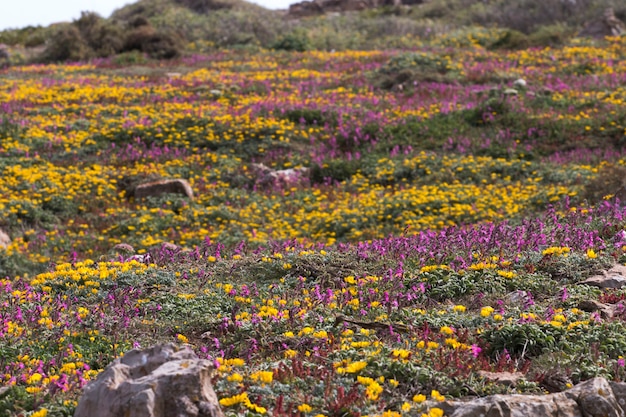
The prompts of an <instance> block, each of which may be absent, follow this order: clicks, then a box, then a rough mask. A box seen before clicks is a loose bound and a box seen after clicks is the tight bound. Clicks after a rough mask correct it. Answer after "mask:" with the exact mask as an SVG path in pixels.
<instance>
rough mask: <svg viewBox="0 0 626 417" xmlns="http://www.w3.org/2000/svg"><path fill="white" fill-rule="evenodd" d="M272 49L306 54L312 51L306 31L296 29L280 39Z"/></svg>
mask: <svg viewBox="0 0 626 417" xmlns="http://www.w3.org/2000/svg"><path fill="white" fill-rule="evenodd" d="M271 48H272V49H275V50H282V51H296V52H304V51H307V50H309V49H311V43H310V41H309V37H308V35H307V33H306V32H305V31H304V30H298V29H296V30H294V31H292V32H291V33H288V34H286V35H283V36H281V37H280V38H278V39H277V40H276V42H274V43H273V44H272V46H271Z"/></svg>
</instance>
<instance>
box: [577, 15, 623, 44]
mask: <svg viewBox="0 0 626 417" xmlns="http://www.w3.org/2000/svg"><path fill="white" fill-rule="evenodd" d="M623 34H626V26H624V22H622V21H621V20H619V19H618V18H616V17H615V14H614V13H613V9H612V8H608V9H606V10H605V11H604V15H603V16H602V17H601V18H599V19H597V20H594V21H592V22H589V23H588V24H587V25H585V27H584V28H583V29H582V30H581V31H580V33H579V34H578V36H587V37H591V38H604V37H605V36H621V35H623Z"/></svg>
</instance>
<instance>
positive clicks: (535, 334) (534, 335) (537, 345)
mask: <svg viewBox="0 0 626 417" xmlns="http://www.w3.org/2000/svg"><path fill="white" fill-rule="evenodd" d="M564 333H565V332H564V330H563V329H562V328H560V327H555V326H552V325H550V324H540V323H533V322H531V323H506V324H503V325H501V326H499V327H496V328H492V329H488V330H487V331H485V332H484V333H482V334H481V339H483V340H484V341H485V343H486V344H487V346H489V354H490V355H492V356H495V355H504V354H505V351H506V352H508V354H510V355H512V356H519V357H534V356H538V355H540V354H542V353H544V352H546V351H550V350H554V349H557V348H558V345H559V343H560V341H561V338H562V337H563V335H564Z"/></svg>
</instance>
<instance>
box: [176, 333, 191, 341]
mask: <svg viewBox="0 0 626 417" xmlns="http://www.w3.org/2000/svg"><path fill="white" fill-rule="evenodd" d="M176 339H178V341H179V342H180V343H189V339H187V337H186V336H184V335H182V334H180V333H179V334H177V335H176Z"/></svg>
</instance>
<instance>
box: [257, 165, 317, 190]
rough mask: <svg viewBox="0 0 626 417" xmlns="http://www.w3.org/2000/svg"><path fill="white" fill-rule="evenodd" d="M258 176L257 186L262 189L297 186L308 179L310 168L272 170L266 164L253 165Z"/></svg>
mask: <svg viewBox="0 0 626 417" xmlns="http://www.w3.org/2000/svg"><path fill="white" fill-rule="evenodd" d="M251 167H252V170H253V172H254V174H255V175H256V177H257V178H256V184H258V185H260V186H262V187H272V186H276V185H278V186H282V187H287V186H292V185H297V184H298V183H300V182H301V181H302V180H304V179H305V178H307V174H308V173H309V168H289V169H278V170H275V169H272V168H270V167H268V166H266V165H264V164H252V165H251Z"/></svg>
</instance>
